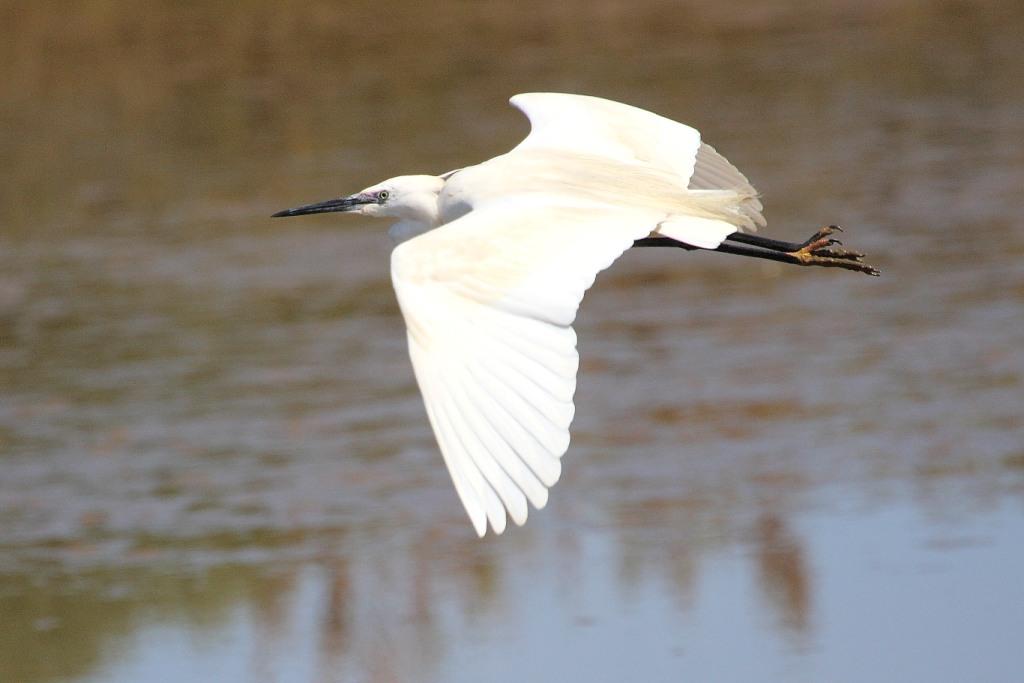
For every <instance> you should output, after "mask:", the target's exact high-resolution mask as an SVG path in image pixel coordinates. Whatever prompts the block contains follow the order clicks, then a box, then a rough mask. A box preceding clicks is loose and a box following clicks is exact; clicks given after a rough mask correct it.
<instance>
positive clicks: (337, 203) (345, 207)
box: [271, 194, 376, 218]
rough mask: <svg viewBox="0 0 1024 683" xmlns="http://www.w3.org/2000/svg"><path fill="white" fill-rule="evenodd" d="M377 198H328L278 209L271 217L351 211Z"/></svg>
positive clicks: (359, 196)
mask: <svg viewBox="0 0 1024 683" xmlns="http://www.w3.org/2000/svg"><path fill="white" fill-rule="evenodd" d="M375 201H376V200H375V199H374V198H373V197H369V196H366V195H361V194H354V195H352V196H351V197H342V198H340V199H328V200H327V201H326V202H317V203H316V204H306V205H305V206H297V207H295V208H294V209H285V210H284V211H278V212H277V213H275V214H274V215H273V216H271V218H281V217H282V216H301V215H303V214H307V213H331V212H334V211H351V210H352V209H354V208H355V207H357V206H359V205H361V204H373V203H374V202H375Z"/></svg>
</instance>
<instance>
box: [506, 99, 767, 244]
mask: <svg viewBox="0 0 1024 683" xmlns="http://www.w3.org/2000/svg"><path fill="white" fill-rule="evenodd" d="M509 102H511V103H512V105H513V106H515V107H516V108H518V109H519V110H520V111H522V112H523V113H524V114H526V117H527V118H528V119H530V134H529V135H527V136H526V139H525V140H523V141H522V142H521V143H519V145H517V146H516V149H529V148H544V149H554V150H564V151H573V152H578V153H581V154H588V155H597V156H603V157H607V158H611V159H616V160H618V161H623V162H629V163H636V162H640V163H643V164H647V165H650V166H653V167H655V168H657V169H659V170H661V171H667V172H669V173H671V174H673V175H675V176H676V177H677V178H678V179H679V185H680V187H681V188H685V189H691V190H733V191H735V192H737V193H738V194H739V195H740V196H741V197H742V200H741V201H740V202H739V205H740V211H741V213H742V214H744V215H745V216H746V217H747V218H748V219H749V221H744V224H743V225H741V226H739V227H741V228H743V229H750V230H756V229H757V227H758V226H763V225H764V224H765V220H764V217H763V216H762V215H761V212H762V210H763V207H762V205H761V202H760V200H758V198H757V191H756V190H755V189H754V188H753V187H752V186H751V184H750V182H749V181H748V180H747V178H746V177H745V176H744V175H743V174H742V173H740V172H739V170H738V169H737V168H736V167H735V166H733V165H732V164H731V163H729V162H728V161H727V160H726V159H725V157H723V156H722V155H721V154H719V153H718V152H716V151H715V149H714V148H713V147H711V146H710V145H708V144H706V143H702V142H701V139H700V133H699V132H698V131H697V130H696V129H695V128H691V127H690V126H687V125H684V124H682V123H679V122H677V121H673V120H671V119H667V118H665V117H664V116H659V115H658V114H654V113H652V112H649V111H647V110H645V109H639V108H637V107H632V106H630V105H628V104H622V103H621V102H613V101H611V100H605V99H601V98H599V97H589V96H586V95H570V94H564V93H524V94H521V95H516V96H514V97H512V98H511V99H510V100H509Z"/></svg>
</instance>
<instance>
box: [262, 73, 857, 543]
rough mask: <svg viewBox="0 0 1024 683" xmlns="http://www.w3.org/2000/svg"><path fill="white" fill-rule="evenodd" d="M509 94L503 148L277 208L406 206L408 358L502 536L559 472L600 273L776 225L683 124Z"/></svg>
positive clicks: (400, 278)
mask: <svg viewBox="0 0 1024 683" xmlns="http://www.w3.org/2000/svg"><path fill="white" fill-rule="evenodd" d="M511 102H512V104H513V105H515V106H516V107H518V108H520V109H521V110H522V111H523V112H524V113H526V115H527V116H528V117H529V119H530V123H531V132H530V135H529V136H528V137H527V138H526V139H525V140H524V141H523V142H522V143H520V144H519V145H518V146H517V147H515V148H514V149H513V150H511V151H510V152H508V153H506V154H503V155H500V156H497V157H495V158H493V159H490V160H487V161H484V162H482V163H480V164H478V165H476V166H470V167H467V168H464V169H460V170H457V171H452V172H449V173H446V174H443V175H441V176H423V175H421V176H399V177H397V178H392V179H390V180H386V181H384V182H382V183H379V184H377V185H374V186H371V187H369V188H367V189H366V190H364V191H362V192H360V193H357V194H355V195H351V196H349V197H344V198H341V199H336V200H329V201H327V202H321V203H318V204H312V205H308V206H304V207H299V208H297V209H290V210H286V211H282V212H279V213H278V214H275V215H282V216H286V215H299V214H305V213H323V212H328V211H349V212H358V213H362V214H365V215H373V216H389V217H393V218H397V219H398V221H397V222H396V223H395V224H394V225H393V226H392V228H391V230H390V233H391V235H392V237H393V238H394V239H395V240H396V241H398V242H400V244H399V245H398V246H397V247H396V248H395V249H394V251H393V253H392V258H391V274H392V282H393V284H394V288H395V292H396V294H397V296H398V301H399V305H400V307H401V310H402V314H403V316H404V318H405V321H406V325H407V328H408V338H409V353H410V357H411V359H412V362H413V368H414V370H415V374H416V379H417V382H418V384H419V387H420V390H421V393H422V395H423V399H424V403H425V405H426V409H427V414H428V416H429V418H430V423H431V426H432V427H433V430H434V434H435V436H436V437H437V440H438V443H439V445H440V447H441V453H442V455H443V456H444V460H445V463H446V465H447V467H448V470H449V472H450V474H451V476H452V480H453V482H454V484H455V488H456V490H457V491H458V494H459V497H460V499H461V501H462V503H463V505H464V507H465V508H466V511H467V513H468V514H469V517H470V519H471V520H472V522H473V525H474V528H475V529H476V531H477V533H478V534H480V535H481V536H482V535H483V534H484V533H485V532H486V529H487V525H488V523H489V524H490V526H491V528H492V529H493V530H494V531H495V532H496V533H501V532H502V531H503V530H504V528H505V524H506V512H507V513H508V514H509V516H511V517H512V519H513V521H515V522H516V523H517V524H522V523H524V522H525V521H526V517H527V511H528V505H527V503H530V504H532V505H533V506H534V507H536V508H538V509H539V508H542V507H543V506H544V505H545V504H546V502H547V499H548V488H550V487H551V486H552V485H554V483H555V482H556V481H557V480H558V478H559V475H560V473H561V461H560V458H561V456H562V455H563V454H564V453H565V452H566V450H567V448H568V445H569V424H570V422H571V421H572V418H573V413H574V405H573V394H574V392H575V386H576V371H577V368H578V364H579V358H578V355H577V353H576V335H575V332H574V331H573V329H572V323H573V320H574V319H575V316H576V311H577V308H578V307H579V303H580V301H581V299H582V298H583V293H584V292H585V291H586V289H587V288H589V287H590V285H591V284H592V283H593V281H594V278H595V276H596V275H597V273H598V272H599V271H601V270H603V269H604V268H606V267H607V266H609V265H610V264H611V263H612V261H614V260H615V259H616V258H617V257H618V256H619V255H620V254H622V252H624V251H625V250H627V249H629V248H630V247H631V246H633V245H634V243H640V242H643V241H644V240H645V239H646V240H651V239H652V238H653V239H654V240H655V241H658V240H668V241H671V242H672V243H673V244H675V245H677V246H686V247H688V248H702V249H725V247H724V246H723V242H724V240H726V239H727V238H729V239H735V238H736V236H738V235H742V234H743V233H749V232H752V231H753V230H755V229H756V228H757V227H759V226H762V225H764V219H763V217H762V216H761V208H762V207H761V203H760V201H759V200H758V198H757V195H756V192H755V191H754V188H753V187H751V185H750V183H749V182H748V181H747V179H746V178H745V177H744V176H743V175H742V174H741V173H740V172H739V171H738V170H736V168H735V167H734V166H732V164H730V163H729V162H728V161H726V160H725V158H724V157H722V156H721V155H719V154H718V153H717V152H715V150H714V149H712V148H711V147H710V146H708V145H707V144H705V143H702V142H701V140H700V134H699V133H698V132H697V131H696V130H694V129H693V128H690V127H689V126H685V125H683V124H680V123H676V122H674V121H671V120H669V119H666V118H663V117H661V116H658V115H656V114H652V113H650V112H647V111H644V110H642V109H637V108H635V107H631V106H628V105H624V104H620V103H617V102H611V101H608V100H602V99H599V98H593V97H585V96H580V95H564V94H555V93H532V94H526V95H517V96H515V97H513V98H512V100H511ZM730 236H732V237H730ZM749 239H754V238H748V240H749ZM757 239H760V238H757ZM638 241H640V242H638ZM766 242H773V241H771V240H766ZM827 242H834V240H828V241H827ZM747 243H751V242H749V241H748V242H747ZM754 243H755V244H757V242H754ZM775 244H784V243H775ZM822 244H824V246H825V247H827V246H828V244H827V243H826V240H824V238H823V239H819V240H818V241H817V242H814V243H813V245H812V246H817V247H820V246H821V245H822ZM760 246H765V245H760ZM793 246H799V245H793ZM804 247H805V248H807V247H808V245H804ZM766 248H768V249H771V248H770V247H766ZM737 249H740V251H737ZM732 250H733V252H732V253H743V249H742V248H738V247H732ZM808 253H811V252H808ZM815 253H818V252H815ZM830 253H831V252H830ZM851 253H852V252H851ZM751 255H754V254H751ZM833 255H835V254H834V253H833ZM768 258H772V257H771V256H769V257H768ZM774 258H776V260H782V259H781V257H774ZM819 258H820V256H819ZM843 258H844V257H842V256H839V259H838V260H842V259H843ZM805 265H808V264H805ZM817 265H823V264H817ZM843 267H846V266H843Z"/></svg>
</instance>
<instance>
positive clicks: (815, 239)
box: [725, 225, 843, 253]
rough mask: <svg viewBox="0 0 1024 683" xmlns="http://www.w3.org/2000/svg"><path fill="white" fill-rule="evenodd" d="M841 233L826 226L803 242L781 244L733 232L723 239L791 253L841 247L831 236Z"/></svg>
mask: <svg viewBox="0 0 1024 683" xmlns="http://www.w3.org/2000/svg"><path fill="white" fill-rule="evenodd" d="M842 231H843V229H842V228H840V227H839V226H838V225H826V226H825V227H824V228H822V229H821V230H818V232H816V233H814V234H813V235H811V236H810V237H808V238H807V239H806V240H804V241H803V242H783V241H782V240H773V239H771V238H769V237H761V236H760V235H752V234H749V233H744V232H734V233H732V234H731V235H729V236H728V237H726V238H725V239H727V240H729V241H730V242H739V243H740V244H749V245H751V246H754V247H761V248H762V249H768V250H769V251H782V252H786V253H793V252H796V251H800V250H801V249H807V250H810V251H813V250H815V249H824V248H825V247H831V246H832V245H836V244H838V245H841V244H842V242H840V241H839V240H837V239H833V238H832V237H831V236H832V235H834V234H835V233H837V232H842Z"/></svg>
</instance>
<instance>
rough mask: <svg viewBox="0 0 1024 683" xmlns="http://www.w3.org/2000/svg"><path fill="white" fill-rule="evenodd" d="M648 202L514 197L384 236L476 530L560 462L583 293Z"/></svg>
mask: <svg viewBox="0 0 1024 683" xmlns="http://www.w3.org/2000/svg"><path fill="white" fill-rule="evenodd" d="M657 220H658V214H657V213H651V212H649V211H643V210H628V209H608V208H606V207H601V208H598V207H594V206H587V205H581V206H566V205H557V204H555V203H554V202H552V201H549V200H547V199H544V198H540V197H535V198H533V199H530V200H526V199H523V198H513V199H509V200H505V201H501V202H496V203H493V204H490V205H488V206H487V207H485V208H483V209H480V210H477V211H473V212H471V213H469V214H467V215H465V216H464V217H462V218H459V219H458V220H456V221H453V222H452V223H449V224H447V225H444V226H441V227H440V228H437V229H436V230H433V231H431V232H428V233H425V234H423V235H420V236H419V237H416V238H413V239H411V240H409V241H408V242H405V243H404V244H401V245H399V246H398V247H396V248H395V250H394V252H393V253H392V257H391V277H392V282H393V283H394V287H395V292H396V294H397V296H398V302H399V305H400V306H401V309H402V314H403V316H404V317H405V321H406V326H407V328H408V337H409V355H410V356H411V358H412V363H413V368H414V370H415V374H416V380H417V382H418V384H419V387H420V392H421V393H422V394H423V401H424V403H425V404H426V408H427V415H428V416H429V418H430V424H431V426H432V427H433V430H434V434H435V436H436V437H437V441H438V444H439V445H440V447H441V454H442V455H443V456H444V461H445V464H446V465H447V467H448V471H449V473H450V474H451V477H452V481H453V482H454V484H455V488H456V491H457V492H458V494H459V498H460V499H461V500H462V504H463V505H464V506H465V508H466V512H467V513H468V514H469V517H470V519H471V520H472V522H473V526H474V528H475V529H476V532H477V533H478V534H479V535H481V536H483V535H484V533H485V532H486V530H487V522H488V520H489V521H490V525H491V528H492V529H494V531H495V532H496V533H499V534H500V533H501V532H502V531H503V530H504V529H505V512H506V510H507V511H508V514H509V515H510V516H511V517H512V519H513V521H515V522H516V523H517V524H522V523H524V522H525V521H526V516H527V501H529V502H530V503H532V504H533V506H534V507H536V508H538V509H540V508H542V507H543V506H544V505H545V504H546V503H547V498H548V492H547V489H548V488H549V487H550V486H552V485H554V483H555V482H556V481H558V477H559V475H560V474H561V462H560V460H559V458H560V457H561V456H562V454H563V453H565V451H566V449H567V448H568V446H569V423H570V422H571V421H572V418H573V414H574V406H573V393H574V392H575V389H576V370H577V367H578V365H579V357H578V355H577V353H576V333H575V332H574V331H573V329H572V322H573V320H574V319H575V317H576V310H577V308H578V307H579V303H580V301H581V300H582V298H583V293H584V292H585V291H586V290H587V288H589V287H590V285H591V284H592V283H593V281H594V277H595V276H596V275H597V273H598V272H599V271H601V270H602V269H604V268H606V267H607V266H609V265H610V264H611V263H612V261H614V260H615V259H616V258H617V257H618V256H619V255H620V254H621V253H622V252H624V251H625V250H626V249H628V248H629V247H630V246H631V245H632V244H633V241H634V240H635V239H638V238H640V237H643V236H645V235H647V234H648V233H649V232H650V231H651V229H652V227H653V226H654V225H655V224H656V222H657Z"/></svg>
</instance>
